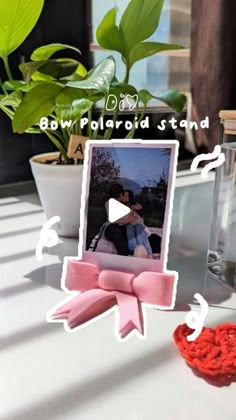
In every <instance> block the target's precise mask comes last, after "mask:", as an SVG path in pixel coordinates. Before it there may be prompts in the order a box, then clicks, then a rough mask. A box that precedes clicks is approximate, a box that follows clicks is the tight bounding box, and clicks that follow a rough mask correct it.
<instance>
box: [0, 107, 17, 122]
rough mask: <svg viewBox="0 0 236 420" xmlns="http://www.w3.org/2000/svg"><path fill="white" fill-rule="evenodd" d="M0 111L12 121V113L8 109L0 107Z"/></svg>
mask: <svg viewBox="0 0 236 420" xmlns="http://www.w3.org/2000/svg"><path fill="white" fill-rule="evenodd" d="M0 109H1V110H2V111H3V112H5V114H6V115H7V116H8V117H9V118H10V119H11V120H13V117H14V112H13V111H11V110H10V109H8V108H7V107H6V106H1V107H0Z"/></svg>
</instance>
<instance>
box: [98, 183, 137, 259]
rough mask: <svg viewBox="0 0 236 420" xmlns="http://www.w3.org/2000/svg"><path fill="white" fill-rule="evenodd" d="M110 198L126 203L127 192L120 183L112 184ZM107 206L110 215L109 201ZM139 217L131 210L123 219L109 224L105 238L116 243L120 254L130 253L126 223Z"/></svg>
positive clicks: (126, 254) (135, 220)
mask: <svg viewBox="0 0 236 420" xmlns="http://www.w3.org/2000/svg"><path fill="white" fill-rule="evenodd" d="M109 198H110V199H111V198H113V199H114V200H117V201H118V202H119V203H122V204H125V199H126V194H125V192H124V189H123V187H122V186H121V185H120V184H118V183H114V184H112V185H111V187H110V190H109ZM105 207H106V211H107V216H108V201H107V202H106V203H105ZM138 218H139V216H138V215H137V214H135V213H132V212H131V213H130V214H128V215H127V216H125V217H123V218H122V219H119V220H117V221H116V222H115V223H110V224H109V225H108V226H107V228H106V230H105V238H106V239H107V240H108V241H110V242H112V243H113V244H114V246H115V248H116V250H117V254H118V255H123V256H128V255H130V250H129V247H128V238H127V229H126V225H128V224H132V223H135V222H137V221H138Z"/></svg>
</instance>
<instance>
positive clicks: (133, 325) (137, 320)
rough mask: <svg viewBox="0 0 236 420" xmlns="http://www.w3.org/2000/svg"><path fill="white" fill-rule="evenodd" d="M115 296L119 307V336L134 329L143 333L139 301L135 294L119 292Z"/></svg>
mask: <svg viewBox="0 0 236 420" xmlns="http://www.w3.org/2000/svg"><path fill="white" fill-rule="evenodd" d="M116 298H117V303H118V309H119V317H120V325H119V333H120V335H121V338H124V337H126V336H127V335H128V334H129V333H130V332H131V331H133V330H135V329H137V330H138V331H139V332H140V333H141V334H143V319H142V308H141V302H140V301H139V300H138V299H137V298H136V296H133V295H128V294H125V293H119V292H117V293H116Z"/></svg>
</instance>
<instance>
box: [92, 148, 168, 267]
mask: <svg viewBox="0 0 236 420" xmlns="http://www.w3.org/2000/svg"><path fill="white" fill-rule="evenodd" d="M170 158H171V149H170V148H166V149H163V148H155V147H153V148H142V147H135V148H127V147H94V148H93V151H92V160H91V172H90V190H89V201H88V218H87V222H88V223H87V238H86V250H88V251H91V252H100V253H107V254H114V255H120V256H132V257H136V258H148V259H159V258H160V253H161V242H162V232H163V224H164V219H165V208H166V198H167V193H168V179H169V169H170ZM110 199H113V200H116V201H117V202H119V203H121V204H123V205H125V206H127V207H129V208H130V213H129V214H128V215H126V216H124V217H122V218H121V219H119V220H116V221H115V222H114V223H110V222H109V218H108V206H109V200H110Z"/></svg>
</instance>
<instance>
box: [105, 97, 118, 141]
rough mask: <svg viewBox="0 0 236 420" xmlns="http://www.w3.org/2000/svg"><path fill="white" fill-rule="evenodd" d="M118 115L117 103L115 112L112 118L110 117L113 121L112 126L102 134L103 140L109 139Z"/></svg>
mask: <svg viewBox="0 0 236 420" xmlns="http://www.w3.org/2000/svg"><path fill="white" fill-rule="evenodd" d="M118 115H119V105H117V107H116V109H115V112H114V114H113V118H112V121H113V128H108V129H107V130H106V131H105V134H104V140H110V139H111V136H112V133H113V130H114V128H115V124H116V121H117V118H118Z"/></svg>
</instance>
